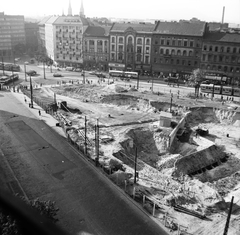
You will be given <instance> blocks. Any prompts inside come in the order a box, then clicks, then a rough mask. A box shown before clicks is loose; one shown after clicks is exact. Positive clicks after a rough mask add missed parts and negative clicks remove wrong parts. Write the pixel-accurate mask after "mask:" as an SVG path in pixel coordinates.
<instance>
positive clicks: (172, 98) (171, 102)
mask: <svg viewBox="0 0 240 235" xmlns="http://www.w3.org/2000/svg"><path fill="white" fill-rule="evenodd" d="M172 100H173V93H171V103H170V113H171V112H172Z"/></svg>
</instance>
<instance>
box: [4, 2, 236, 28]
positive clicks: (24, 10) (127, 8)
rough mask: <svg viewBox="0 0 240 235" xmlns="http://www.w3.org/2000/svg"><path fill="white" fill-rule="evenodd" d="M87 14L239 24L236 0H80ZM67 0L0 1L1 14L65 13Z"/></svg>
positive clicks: (75, 11)
mask: <svg viewBox="0 0 240 235" xmlns="http://www.w3.org/2000/svg"><path fill="white" fill-rule="evenodd" d="M83 1H84V2H83V4H84V11H85V15H86V16H87V17H94V16H95V17H116V18H131V19H162V20H179V19H186V20H189V19H191V18H192V17H196V18H198V19H200V20H204V21H208V22H209V21H215V22H220V21H221V19H222V11H223V6H225V17H224V22H227V23H236V24H240V0H83ZM68 4H69V0H38V1H36V0H1V4H0V11H4V13H5V14H9V15H11V14H19V15H24V16H44V15H45V16H47V15H61V14H62V11H63V10H64V13H65V14H66V13H67V9H68ZM71 5H72V11H73V14H79V10H80V5H81V0H71Z"/></svg>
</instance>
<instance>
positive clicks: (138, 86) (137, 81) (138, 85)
mask: <svg viewBox="0 0 240 235" xmlns="http://www.w3.org/2000/svg"><path fill="white" fill-rule="evenodd" d="M138 88H139V73H138V77H137V89H138Z"/></svg>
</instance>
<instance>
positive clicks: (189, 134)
mask: <svg viewBox="0 0 240 235" xmlns="http://www.w3.org/2000/svg"><path fill="white" fill-rule="evenodd" d="M53 93H56V94H57V100H58V102H61V101H66V102H67V106H68V107H69V108H70V109H71V110H74V109H77V110H79V112H76V113H74V112H72V113H71V112H66V111H63V110H59V112H60V113H62V115H64V116H65V117H66V118H67V119H69V120H71V122H72V124H73V125H72V127H71V128H69V132H68V133H69V135H70V136H71V138H72V140H74V141H75V142H77V143H79V144H80V145H83V142H84V138H83V136H82V135H80V134H79V133H78V132H77V129H78V130H82V131H83V129H84V125H85V119H84V117H85V116H87V121H88V122H87V125H88V130H87V131H88V132H87V135H88V139H89V145H88V151H89V152H90V153H91V155H92V157H93V158H94V157H95V148H94V141H95V133H94V126H95V125H96V123H97V122H98V123H99V125H100V142H101V144H100V162H101V163H102V164H104V165H109V164H110V161H111V159H115V160H118V161H120V162H122V163H123V166H124V169H125V172H126V173H129V174H131V175H133V173H134V170H133V169H134V161H135V160H134V159H135V157H136V155H137V158H138V164H137V171H138V172H139V180H138V186H136V192H137V193H138V194H139V195H141V194H142V193H143V192H145V193H147V194H148V195H151V196H152V197H154V198H155V199H156V201H158V202H159V203H160V204H161V209H159V210H156V216H157V217H159V219H163V215H164V213H166V212H168V214H169V215H170V217H169V218H168V220H169V221H170V222H173V223H176V224H180V225H182V226H186V227H187V231H188V232H189V233H190V234H196V235H198V234H199V235H200V234H209V235H215V234H216V235H217V234H221V233H222V231H223V230H222V229H223V226H217V224H220V223H223V221H225V219H226V217H225V215H226V214H225V213H226V212H227V209H228V207H229V203H228V202H229V201H230V200H231V199H229V197H230V195H232V194H233V192H234V195H235V198H236V201H235V204H234V206H235V214H234V215H233V217H232V222H231V225H232V227H231V228H230V229H229V233H228V234H238V233H237V232H236V231H237V230H236V228H237V224H238V223H240V218H239V213H240V210H239V209H238V207H239V206H240V201H239V200H240V184H239V177H240V176H239V175H240V173H239V172H240V121H239V120H240V113H238V112H237V111H236V109H235V108H234V107H237V104H234V107H231V105H232V103H229V104H228V105H225V106H221V105H219V102H215V101H210V100H208V99H207V98H206V99H205V101H204V100H199V101H193V100H192V99H189V98H186V97H182V98H181V99H179V102H175V103H174V105H173V107H172V109H173V110H174V113H175V115H174V116H173V120H172V122H173V123H174V122H175V123H178V122H179V120H180V119H181V118H182V117H183V116H184V114H185V113H186V111H190V112H191V113H190V114H189V115H188V117H187V119H186V124H185V129H184V131H183V133H181V134H179V135H177V138H175V140H174V143H173V146H172V148H171V151H170V152H169V151H168V146H167V143H168V142H167V141H168V136H169V134H170V133H171V132H172V130H173V128H174V126H175V125H173V126H170V127H167V128H164V127H161V126H160V124H159V114H160V111H168V110H169V107H170V104H169V103H168V101H169V96H168V95H166V94H164V95H160V96H158V95H154V94H150V93H147V92H144V93H141V92H138V91H132V90H129V89H126V88H124V87H120V86H116V85H110V86H96V85H86V86H83V85H79V86H61V87H60V86H59V87H52V88H46V87H45V88H43V89H41V90H36V92H34V94H35V95H36V97H42V98H43V99H44V98H45V99H47V98H49V97H53ZM160 98H161V101H159V99H160ZM203 103H204V105H205V106H206V105H208V104H209V107H203ZM187 107H189V108H187ZM187 109H188V110H187ZM198 127H201V128H205V129H207V130H208V131H209V134H208V135H207V136H204V137H203V136H195V133H196V129H197V128H198ZM184 135H185V136H184ZM193 159H195V160H193ZM191 164H192V165H191ZM176 172H177V174H176ZM124 177H125V176H123V179H124V180H125V179H126V178H124ZM173 200H174V201H175V202H176V203H177V204H178V205H181V206H184V207H185V208H188V209H191V210H194V211H196V212H198V213H201V214H205V215H206V216H207V217H208V219H209V220H200V219H199V218H196V217H194V216H191V215H187V214H185V213H180V212H176V211H175V210H173V208H172V207H169V206H170V205H171V202H172V201H173ZM163 202H164V203H163ZM219 203H221V204H219ZM219 205H221V206H219ZM146 208H150V211H151V210H152V209H151V208H152V205H151V206H150V207H149V205H148V203H147V204H146ZM223 214H224V216H222V215H223ZM210 220H211V221H210ZM173 234H177V231H175V232H174V231H173Z"/></svg>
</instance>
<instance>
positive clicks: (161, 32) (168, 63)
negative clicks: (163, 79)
mask: <svg viewBox="0 0 240 235" xmlns="http://www.w3.org/2000/svg"><path fill="white" fill-rule="evenodd" d="M205 29H206V23H205V22H160V21H158V22H157V24H156V27H155V29H154V31H153V36H152V59H151V61H152V71H153V73H155V74H167V75H168V74H169V73H171V74H172V73H177V74H179V75H186V74H190V73H191V72H192V71H193V70H194V69H196V68H199V66H200V60H201V49H202V39H203V36H204V33H205Z"/></svg>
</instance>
